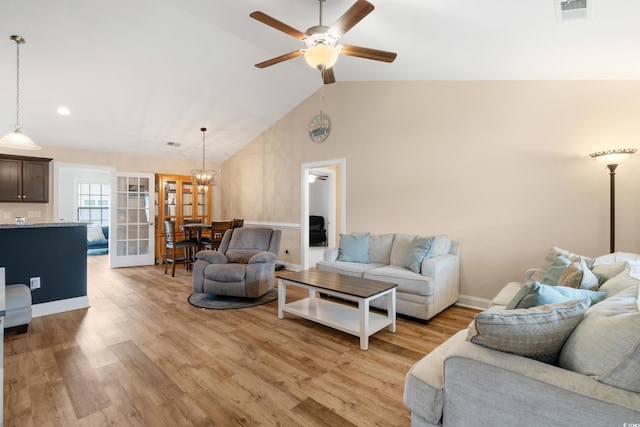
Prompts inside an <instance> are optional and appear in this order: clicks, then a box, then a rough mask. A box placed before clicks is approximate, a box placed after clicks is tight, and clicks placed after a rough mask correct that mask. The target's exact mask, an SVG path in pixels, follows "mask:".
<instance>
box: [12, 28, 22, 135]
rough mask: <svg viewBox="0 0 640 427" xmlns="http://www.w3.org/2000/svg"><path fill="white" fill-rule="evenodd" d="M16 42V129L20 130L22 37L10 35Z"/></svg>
mask: <svg viewBox="0 0 640 427" xmlns="http://www.w3.org/2000/svg"><path fill="white" fill-rule="evenodd" d="M11 39H12V40H13V41H15V42H16V131H17V132H19V131H20V44H21V43H24V39H23V38H22V37H19V36H11Z"/></svg>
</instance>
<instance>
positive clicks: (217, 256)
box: [196, 250, 227, 264]
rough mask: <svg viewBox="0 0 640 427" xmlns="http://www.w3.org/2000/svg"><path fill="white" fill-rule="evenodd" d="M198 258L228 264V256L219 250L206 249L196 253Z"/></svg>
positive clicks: (211, 262)
mask: <svg viewBox="0 0 640 427" xmlns="http://www.w3.org/2000/svg"><path fill="white" fill-rule="evenodd" d="M196 259H199V260H203V261H206V262H208V263H209V264H226V263H227V257H226V256H224V255H223V254H221V253H220V252H218V251H209V250H204V251H200V252H198V253H197V254H196Z"/></svg>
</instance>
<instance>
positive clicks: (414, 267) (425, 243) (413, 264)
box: [402, 236, 433, 273]
mask: <svg viewBox="0 0 640 427" xmlns="http://www.w3.org/2000/svg"><path fill="white" fill-rule="evenodd" d="M432 244H433V237H420V236H415V237H414V238H413V240H412V241H411V245H410V246H409V249H407V253H406V254H405V255H404V260H403V262H402V266H403V267H407V268H408V269H409V270H411V271H413V272H414V273H420V267H421V266H422V261H423V260H424V259H425V258H426V257H427V254H428V253H429V250H430V249H431V245H432Z"/></svg>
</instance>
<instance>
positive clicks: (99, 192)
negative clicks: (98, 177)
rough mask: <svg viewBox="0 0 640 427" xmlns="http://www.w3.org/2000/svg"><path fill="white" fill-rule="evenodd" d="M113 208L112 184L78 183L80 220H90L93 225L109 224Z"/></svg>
mask: <svg viewBox="0 0 640 427" xmlns="http://www.w3.org/2000/svg"><path fill="white" fill-rule="evenodd" d="M110 208H111V185H109V184H88V183H80V184H79V185H78V221H88V222H91V223H92V224H93V225H109V216H110V213H111V211H110Z"/></svg>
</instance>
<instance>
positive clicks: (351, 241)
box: [338, 233, 371, 263]
mask: <svg viewBox="0 0 640 427" xmlns="http://www.w3.org/2000/svg"><path fill="white" fill-rule="evenodd" d="M370 239H371V234H370V233H358V234H340V245H339V248H338V261H343V262H346V261H351V262H364V263H368V262H369V244H370Z"/></svg>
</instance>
